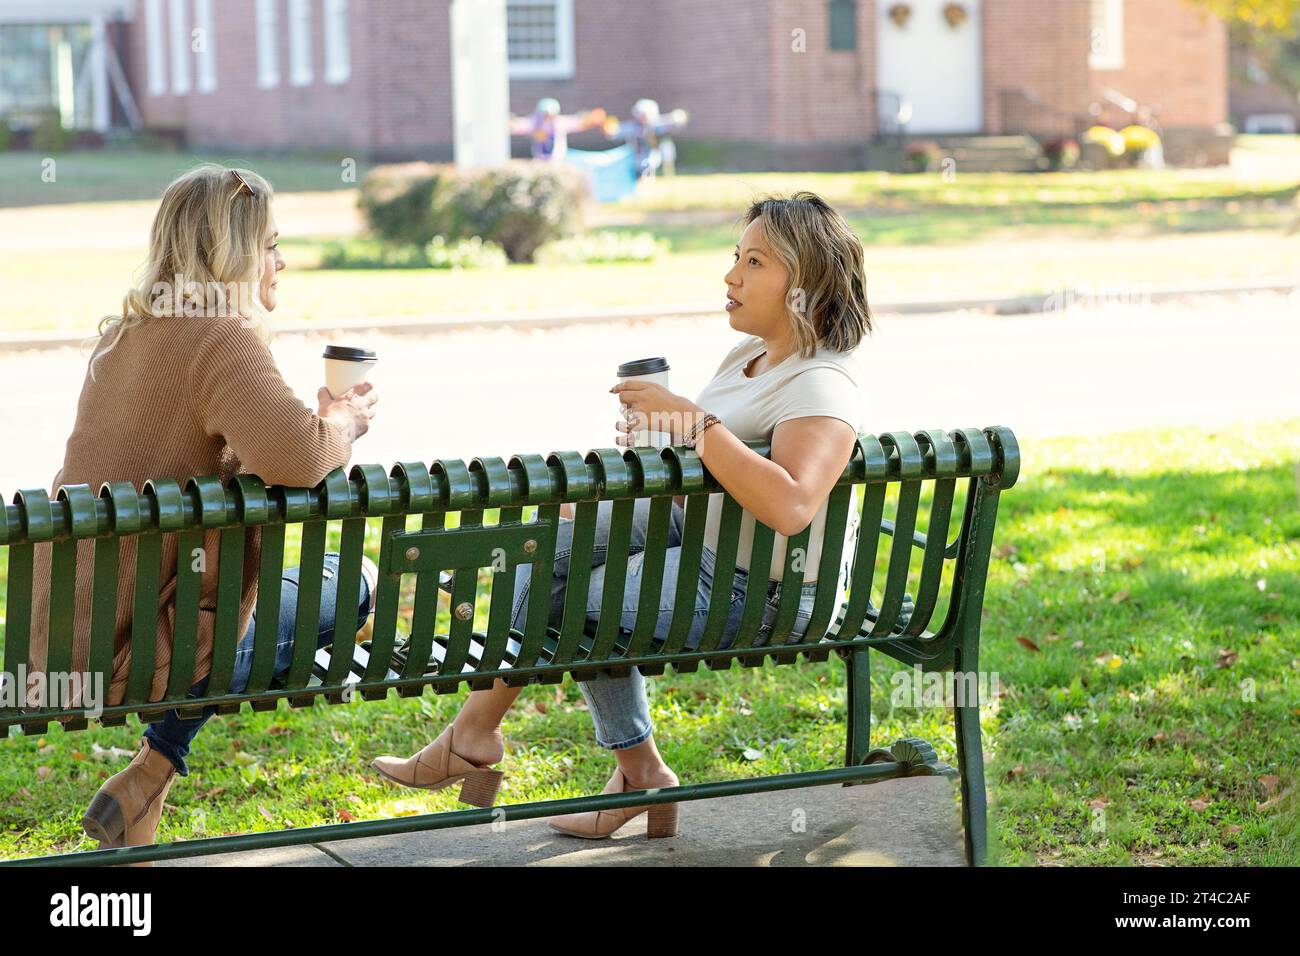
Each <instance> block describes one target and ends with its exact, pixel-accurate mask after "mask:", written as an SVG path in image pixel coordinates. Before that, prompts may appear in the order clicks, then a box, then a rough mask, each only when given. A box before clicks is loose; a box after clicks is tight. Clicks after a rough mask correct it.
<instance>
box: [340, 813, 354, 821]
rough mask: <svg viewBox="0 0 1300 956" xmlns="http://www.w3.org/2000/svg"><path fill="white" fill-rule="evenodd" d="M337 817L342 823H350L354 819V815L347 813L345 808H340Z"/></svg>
mask: <svg viewBox="0 0 1300 956" xmlns="http://www.w3.org/2000/svg"><path fill="white" fill-rule="evenodd" d="M339 819H340V820H342V821H343V822H344V823H351V822H352V821H353V820H355V819H356V817H354V816H353V815H352V814H350V813H348V811H346V810H340V811H339Z"/></svg>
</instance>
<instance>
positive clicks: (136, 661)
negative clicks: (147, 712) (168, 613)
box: [126, 531, 162, 704]
mask: <svg viewBox="0 0 1300 956" xmlns="http://www.w3.org/2000/svg"><path fill="white" fill-rule="evenodd" d="M135 540H136V552H135V599H134V601H133V602H132V606H131V670H130V673H129V675H128V676H127V681H126V703H128V704H143V703H145V702H146V701H147V700H148V699H149V691H150V688H151V687H152V684H153V670H154V656H155V647H154V643H155V641H156V640H157V638H158V594H159V591H160V590H161V587H162V581H161V574H162V534H160V533H159V532H157V531H149V532H146V533H145V534H142V535H140V536H139V537H137V538H136V539H135Z"/></svg>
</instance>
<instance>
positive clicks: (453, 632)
mask: <svg viewBox="0 0 1300 956" xmlns="http://www.w3.org/2000/svg"><path fill="white" fill-rule="evenodd" d="M460 526H461V527H462V528H480V527H482V526H483V512H482V511H481V510H471V511H462V512H461V513H460ZM449 570H453V571H455V572H456V583H455V584H453V585H452V589H451V628H450V630H449V632H448V634H447V658H446V660H445V661H444V662H443V667H442V668H440V669H439V673H441V674H459V673H460V672H461V670H462V668H464V666H465V662H466V660H468V658H469V641H470V637H471V635H472V633H473V630H474V611H475V604H476V601H475V598H476V597H477V593H478V568H477V567H453V568H450V569H449ZM466 605H468V607H469V612H470V613H469V616H468V617H462V616H461V615H460V614H459V613H458V612H459V611H460V610H461V608H463V607H465V606H466ZM445 686H446V690H444V689H443V687H439V688H438V690H439V692H441V693H447V692H449V691H451V690H454V689H455V686H456V685H452V684H448V685H445Z"/></svg>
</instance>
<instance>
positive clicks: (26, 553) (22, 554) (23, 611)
mask: <svg viewBox="0 0 1300 956" xmlns="http://www.w3.org/2000/svg"><path fill="white" fill-rule="evenodd" d="M35 551H36V546H35V545H32V544H15V545H10V546H9V581H8V584H7V586H6V588H5V677H4V679H5V680H12V681H16V680H17V675H18V674H19V673H21V672H22V670H25V669H26V667H27V654H28V650H29V648H30V643H31V633H32V565H33V564H34V559H35ZM14 691H15V697H14V700H15V702H16V703H18V704H21V702H22V700H23V699H24V696H25V694H26V691H27V688H25V687H19V686H15V688H14ZM17 709H18V708H8V707H6V708H4V709H3V710H0V713H3V714H12V713H15V712H16V711H17Z"/></svg>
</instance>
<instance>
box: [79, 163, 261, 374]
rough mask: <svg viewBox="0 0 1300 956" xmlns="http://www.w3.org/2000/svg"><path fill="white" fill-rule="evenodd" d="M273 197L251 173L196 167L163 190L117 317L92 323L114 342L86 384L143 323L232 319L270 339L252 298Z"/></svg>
mask: <svg viewBox="0 0 1300 956" xmlns="http://www.w3.org/2000/svg"><path fill="white" fill-rule="evenodd" d="M273 194H274V193H273V190H272V189H271V184H270V183H268V182H267V181H266V180H265V179H263V178H262V177H261V176H259V175H258V174H257V173H255V172H252V171H251V170H247V169H231V168H228V167H225V166H220V165H217V164H215V163H205V164H203V165H201V166H196V167H195V168H194V169H191V170H190V171H189V172H187V173H185V174H183V175H181V176H180V177H178V178H177V179H176V180H175V181H174V182H173V183H172V184H171V185H170V186H168V187H167V190H166V192H164V193H163V197H162V203H161V204H160V205H159V207H158V212H157V214H156V215H155V216H154V220H153V227H152V229H150V232H149V258H148V260H147V262H146V263H145V266H144V269H143V274H142V277H141V279H140V281H139V283H138V284H137V285H136V286H135V287H134V288H132V289H131V290H130V291H129V292H127V294H126V297H125V298H124V299H123V300H122V312H121V314H120V315H108V316H105V317H104V318H103V319H101V320H100V322H99V339H100V342H103V341H104V340H105V338H106V337H107V336H108V335H110V334H113V335H114V338H113V340H112V342H111V344H109V345H108V346H107V347H106V348H104V349H102V350H101V351H98V353H97V354H96V355H95V356H94V358H93V359H92V360H91V366H90V373H91V377H92V378H93V377H94V374H95V362H96V361H98V360H99V359H100V358H102V357H103V356H104V355H105V354H106V353H108V352H109V351H111V350H112V349H113V347H114V346H116V345H117V343H118V342H120V341H121V337H122V335H123V334H124V333H125V332H126V331H127V329H130V328H132V327H134V326H137V325H139V324H141V323H142V322H149V321H154V320H157V319H162V318H173V317H176V318H196V319H200V320H202V319H204V318H217V317H222V316H233V315H238V316H240V317H242V318H243V319H244V320H245V321H247V322H248V323H250V325H252V326H253V327H255V328H257V329H258V331H259V333H260V334H261V335H262V337H263V338H264V339H266V340H267V341H269V340H270V336H271V329H270V320H269V316H268V314H267V311H266V308H265V307H264V306H263V305H262V302H261V299H260V296H259V294H258V293H259V289H260V288H261V281H262V272H263V269H264V267H265V261H266V259H265V256H264V254H263V243H264V242H265V240H266V235H267V230H268V229H269V228H270V222H271V198H272V196H273Z"/></svg>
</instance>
